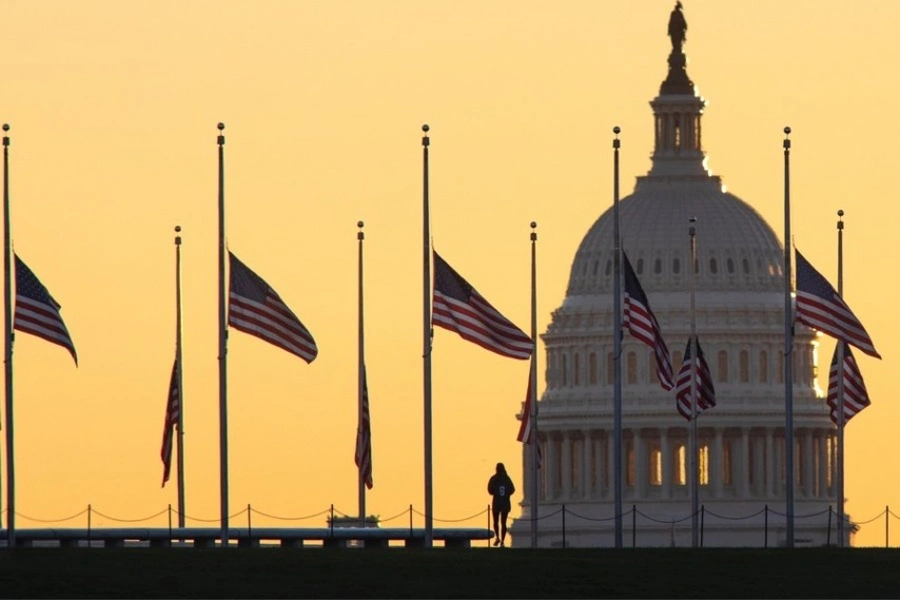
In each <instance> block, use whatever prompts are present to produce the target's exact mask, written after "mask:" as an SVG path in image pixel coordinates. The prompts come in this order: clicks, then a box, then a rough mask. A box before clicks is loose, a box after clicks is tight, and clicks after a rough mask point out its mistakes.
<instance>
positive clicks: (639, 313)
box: [622, 252, 675, 392]
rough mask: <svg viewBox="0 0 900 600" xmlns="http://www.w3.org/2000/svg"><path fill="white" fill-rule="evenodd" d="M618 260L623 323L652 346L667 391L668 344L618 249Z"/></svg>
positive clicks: (669, 374)
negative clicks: (622, 281)
mask: <svg viewBox="0 0 900 600" xmlns="http://www.w3.org/2000/svg"><path fill="white" fill-rule="evenodd" d="M622 263H623V265H624V267H625V269H624V271H625V272H624V275H625V311H624V312H625V318H624V322H625V327H627V328H628V331H629V333H631V335H633V336H634V337H636V338H637V339H639V340H640V341H642V342H644V343H645V344H647V345H648V346H650V348H651V349H652V350H653V356H654V359H655V362H656V376H657V378H658V379H659V384H660V385H661V386H662V388H663V389H664V390H666V391H667V392H668V391H670V390H671V389H672V388H673V387H675V386H674V384H673V383H672V379H673V373H672V361H671V359H670V358H669V348H668V347H667V346H666V342H665V340H663V336H662V331H660V328H659V322H658V321H657V320H656V315H654V314H653V311H652V310H650V302H649V301H648V300H647V295H646V294H645V293H644V289H643V288H642V287H641V282H640V281H639V280H638V278H637V275H636V274H635V273H634V269H632V268H631V263H630V262H628V256H627V255H626V254H625V253H624V252H622Z"/></svg>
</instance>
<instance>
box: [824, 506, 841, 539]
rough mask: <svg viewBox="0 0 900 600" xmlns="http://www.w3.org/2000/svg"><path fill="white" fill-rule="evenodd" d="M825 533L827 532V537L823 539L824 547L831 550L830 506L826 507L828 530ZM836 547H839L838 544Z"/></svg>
mask: <svg viewBox="0 0 900 600" xmlns="http://www.w3.org/2000/svg"><path fill="white" fill-rule="evenodd" d="M826 531H828V535H827V537H826V538H825V547H826V548H831V505H830V504H829V505H828V529H827V530H826ZM838 545H840V544H838Z"/></svg>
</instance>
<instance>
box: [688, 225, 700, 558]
mask: <svg viewBox="0 0 900 600" xmlns="http://www.w3.org/2000/svg"><path fill="white" fill-rule="evenodd" d="M688 221H689V222H690V224H691V225H690V227H688V235H689V236H690V240H691V242H690V243H691V266H690V273H688V282H689V283H690V291H691V338H690V343H691V348H690V352H691V364H690V367H691V429H690V438H691V439H690V447H691V456H690V460H689V461H688V466H689V468H690V474H689V477H690V485H691V546H692V547H694V548H697V547H698V546H699V545H700V460H699V459H700V440H699V432H698V431H697V416H698V415H697V361H698V360H699V357H698V350H697V311H696V309H697V306H696V300H695V293H694V288H695V287H696V286H695V281H694V280H695V279H696V276H697V236H696V228H695V227H694V223H696V222H697V217H690V218H689V219H688Z"/></svg>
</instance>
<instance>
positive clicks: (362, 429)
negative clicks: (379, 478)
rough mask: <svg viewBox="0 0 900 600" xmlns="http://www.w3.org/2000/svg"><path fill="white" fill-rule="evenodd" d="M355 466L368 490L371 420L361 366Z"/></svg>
mask: <svg viewBox="0 0 900 600" xmlns="http://www.w3.org/2000/svg"><path fill="white" fill-rule="evenodd" d="M355 460H356V466H357V467H358V468H359V476H360V477H362V478H363V481H365V483H366V487H367V488H369V489H370V490H371V489H372V486H373V485H374V482H373V481H372V421H371V420H370V418H369V384H368V382H367V381H366V367H365V365H363V368H362V414H361V415H360V416H359V426H358V427H357V428H356V457H355Z"/></svg>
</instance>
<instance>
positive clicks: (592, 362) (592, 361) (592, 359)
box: [588, 352, 598, 385]
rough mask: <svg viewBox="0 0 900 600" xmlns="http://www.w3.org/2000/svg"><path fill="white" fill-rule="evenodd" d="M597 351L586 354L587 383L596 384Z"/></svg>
mask: <svg viewBox="0 0 900 600" xmlns="http://www.w3.org/2000/svg"><path fill="white" fill-rule="evenodd" d="M597 375H598V373H597V353H596V352H591V354H590V356H588V385H597V383H598V382H597Z"/></svg>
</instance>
